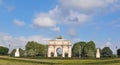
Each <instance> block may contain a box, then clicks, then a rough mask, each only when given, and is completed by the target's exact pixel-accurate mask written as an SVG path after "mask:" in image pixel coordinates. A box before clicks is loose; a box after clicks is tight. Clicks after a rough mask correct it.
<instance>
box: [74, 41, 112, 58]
mask: <svg viewBox="0 0 120 65" xmlns="http://www.w3.org/2000/svg"><path fill="white" fill-rule="evenodd" d="M72 53H73V57H95V55H96V45H95V43H94V42H93V41H89V42H84V41H82V42H77V43H75V44H74V45H73V48H72ZM100 55H101V57H112V56H113V52H112V50H111V49H110V48H109V47H104V48H103V49H100Z"/></svg>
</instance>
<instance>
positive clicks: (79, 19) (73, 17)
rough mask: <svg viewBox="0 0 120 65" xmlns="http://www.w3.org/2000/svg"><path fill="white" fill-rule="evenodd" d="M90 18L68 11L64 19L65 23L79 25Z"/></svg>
mask: <svg viewBox="0 0 120 65" xmlns="http://www.w3.org/2000/svg"><path fill="white" fill-rule="evenodd" d="M90 17H91V16H90V15H87V14H84V13H79V12H75V11H70V13H69V15H68V16H67V17H66V21H69V22H73V23H79V24H81V23H84V22H86V21H88V20H89V19H90Z"/></svg>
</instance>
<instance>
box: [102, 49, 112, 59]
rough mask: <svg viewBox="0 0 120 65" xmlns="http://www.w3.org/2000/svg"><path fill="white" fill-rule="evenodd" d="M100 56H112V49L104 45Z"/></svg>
mask: <svg viewBox="0 0 120 65" xmlns="http://www.w3.org/2000/svg"><path fill="white" fill-rule="evenodd" d="M102 56H103V57H112V56H113V53H112V50H111V49H110V48H109V47H104V48H103V50H102Z"/></svg>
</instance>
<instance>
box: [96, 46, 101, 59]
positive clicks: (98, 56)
mask: <svg viewBox="0 0 120 65" xmlns="http://www.w3.org/2000/svg"><path fill="white" fill-rule="evenodd" d="M96 58H100V49H99V48H97V52H96Z"/></svg>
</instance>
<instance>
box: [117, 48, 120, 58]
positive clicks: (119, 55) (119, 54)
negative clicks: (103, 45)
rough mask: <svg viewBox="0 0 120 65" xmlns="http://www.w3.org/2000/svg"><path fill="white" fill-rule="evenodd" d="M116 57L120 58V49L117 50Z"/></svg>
mask: <svg viewBox="0 0 120 65" xmlns="http://www.w3.org/2000/svg"><path fill="white" fill-rule="evenodd" d="M117 55H118V57H120V49H118V50H117Z"/></svg>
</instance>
